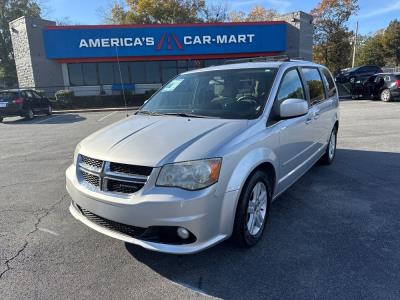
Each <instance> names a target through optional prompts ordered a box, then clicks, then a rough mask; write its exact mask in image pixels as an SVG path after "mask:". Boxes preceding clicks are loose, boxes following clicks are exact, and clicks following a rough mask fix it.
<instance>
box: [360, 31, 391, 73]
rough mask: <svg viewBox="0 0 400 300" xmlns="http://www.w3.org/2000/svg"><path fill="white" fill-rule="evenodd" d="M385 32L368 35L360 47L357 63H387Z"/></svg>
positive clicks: (379, 64) (380, 64)
mask: <svg viewBox="0 0 400 300" xmlns="http://www.w3.org/2000/svg"><path fill="white" fill-rule="evenodd" d="M383 38H384V35H383V32H382V31H378V32H376V33H375V34H374V35H372V36H369V37H367V38H366V39H365V40H364V41H363V42H361V43H360V45H361V46H359V47H358V50H357V52H358V54H357V56H356V64H357V65H358V66H360V65H378V66H381V67H382V66H384V65H385V53H384V47H383Z"/></svg>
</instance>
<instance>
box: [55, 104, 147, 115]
mask: <svg viewBox="0 0 400 300" xmlns="http://www.w3.org/2000/svg"><path fill="white" fill-rule="evenodd" d="M139 108H140V106H131V107H127V108H125V107H112V108H86V109H66V110H53V114H70V113H84V112H102V111H110V112H112V111H125V110H137V109H139Z"/></svg>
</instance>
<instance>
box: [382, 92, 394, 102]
mask: <svg viewBox="0 0 400 300" xmlns="http://www.w3.org/2000/svg"><path fill="white" fill-rule="evenodd" d="M380 98H381V101H383V102H390V101H392V94H391V93H390V90H389V89H384V90H383V91H382V92H381V96H380Z"/></svg>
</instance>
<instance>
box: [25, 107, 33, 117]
mask: <svg viewBox="0 0 400 300" xmlns="http://www.w3.org/2000/svg"><path fill="white" fill-rule="evenodd" d="M34 117H35V114H34V113H33V110H32V109H31V108H29V109H28V111H27V113H26V115H25V118H26V119H28V120H32V119H33V118H34Z"/></svg>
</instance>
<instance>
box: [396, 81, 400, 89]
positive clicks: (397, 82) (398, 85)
mask: <svg viewBox="0 0 400 300" xmlns="http://www.w3.org/2000/svg"><path fill="white" fill-rule="evenodd" d="M396 85H397V88H398V89H400V79H398V80H396Z"/></svg>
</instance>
